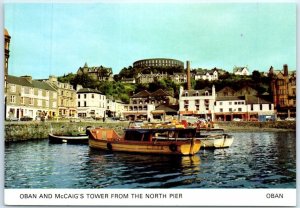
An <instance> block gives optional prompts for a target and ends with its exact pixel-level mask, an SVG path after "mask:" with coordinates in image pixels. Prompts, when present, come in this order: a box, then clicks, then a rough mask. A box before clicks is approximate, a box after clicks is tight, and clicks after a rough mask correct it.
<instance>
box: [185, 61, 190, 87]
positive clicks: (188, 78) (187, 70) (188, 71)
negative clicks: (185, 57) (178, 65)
mask: <svg viewBox="0 0 300 208" xmlns="http://www.w3.org/2000/svg"><path fill="white" fill-rule="evenodd" d="M186 77H187V90H191V72H190V61H187V62H186Z"/></svg>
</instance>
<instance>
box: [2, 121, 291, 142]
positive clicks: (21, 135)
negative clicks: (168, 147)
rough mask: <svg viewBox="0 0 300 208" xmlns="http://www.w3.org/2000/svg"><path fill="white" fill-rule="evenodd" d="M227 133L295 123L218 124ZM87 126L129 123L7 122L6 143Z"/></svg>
mask: <svg viewBox="0 0 300 208" xmlns="http://www.w3.org/2000/svg"><path fill="white" fill-rule="evenodd" d="M216 124H217V125H218V126H219V127H220V128H224V129H225V130H227V131H295V130H296V122H295V121H276V122H233V121H232V122H218V123H216ZM87 126H92V127H107V128H113V129H115V130H116V132H117V133H118V134H120V135H121V134H122V133H123V131H122V130H123V129H124V128H126V127H127V126H128V122H114V123H103V122H6V123H5V130H4V131H5V142H16V141H26V140H35V139H46V138H48V133H50V132H51V131H52V132H53V133H55V134H72V133H74V132H78V131H80V132H81V133H83V132H85V128H86V127H87Z"/></svg>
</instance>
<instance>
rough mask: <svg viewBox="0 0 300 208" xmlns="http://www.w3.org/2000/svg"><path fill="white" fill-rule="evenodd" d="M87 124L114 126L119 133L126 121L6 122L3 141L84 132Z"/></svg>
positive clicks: (125, 125)
mask: <svg viewBox="0 0 300 208" xmlns="http://www.w3.org/2000/svg"><path fill="white" fill-rule="evenodd" d="M87 126H92V127H107V128H114V129H115V130H116V132H117V133H118V134H120V135H121V134H122V133H123V131H122V130H123V129H124V128H126V127H127V126H128V122H120V123H102V122H101V123H100V122H76V123H74V122H11V123H9V122H7V123H6V124H5V128H4V131H5V142H15V141H25V140H34V139H46V138H48V134H49V133H50V132H52V133H54V134H67V135H72V134H76V133H79V132H80V133H84V132H85V129H86V127H87Z"/></svg>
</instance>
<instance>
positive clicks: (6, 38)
mask: <svg viewBox="0 0 300 208" xmlns="http://www.w3.org/2000/svg"><path fill="white" fill-rule="evenodd" d="M10 39H11V37H10V35H9V33H8V31H7V29H4V75H8V59H9V45H10Z"/></svg>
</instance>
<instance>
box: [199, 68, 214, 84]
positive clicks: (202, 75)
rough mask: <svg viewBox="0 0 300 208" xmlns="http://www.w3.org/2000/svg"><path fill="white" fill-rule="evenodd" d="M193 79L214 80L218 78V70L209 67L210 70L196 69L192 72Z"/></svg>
mask: <svg viewBox="0 0 300 208" xmlns="http://www.w3.org/2000/svg"><path fill="white" fill-rule="evenodd" d="M194 79H195V80H208V81H214V80H218V79H219V76H218V70H217V69H211V70H201V71H196V72H195V74H194Z"/></svg>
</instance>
